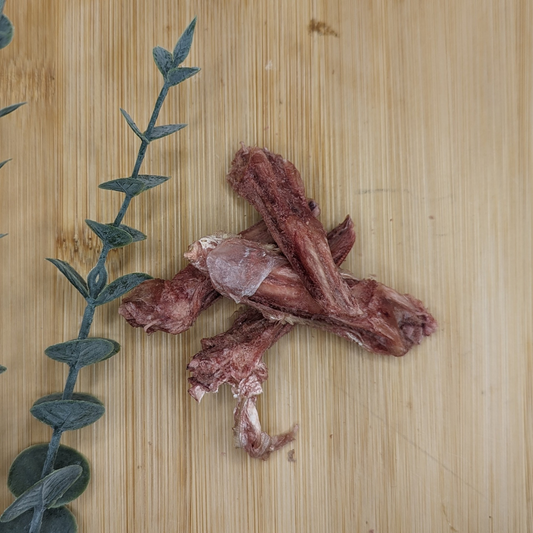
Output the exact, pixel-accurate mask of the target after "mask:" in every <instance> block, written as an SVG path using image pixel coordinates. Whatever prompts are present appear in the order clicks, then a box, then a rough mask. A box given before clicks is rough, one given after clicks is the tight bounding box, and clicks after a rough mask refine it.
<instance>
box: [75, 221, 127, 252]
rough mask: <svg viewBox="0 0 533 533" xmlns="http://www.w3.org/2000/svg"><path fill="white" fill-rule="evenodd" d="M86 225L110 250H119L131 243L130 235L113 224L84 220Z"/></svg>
mask: <svg viewBox="0 0 533 533" xmlns="http://www.w3.org/2000/svg"><path fill="white" fill-rule="evenodd" d="M85 222H86V223H87V225H88V226H89V227H90V228H91V229H92V230H93V231H94V232H95V233H96V235H98V237H100V239H101V240H102V242H103V243H104V244H107V245H108V246H110V247H111V248H121V247H122V246H127V245H128V244H131V243H132V241H133V240H132V238H131V235H130V234H129V233H128V232H127V231H124V230H123V229H120V228H119V227H117V226H114V225H113V224H101V223H100V222H95V221H94V220H86V221H85Z"/></svg>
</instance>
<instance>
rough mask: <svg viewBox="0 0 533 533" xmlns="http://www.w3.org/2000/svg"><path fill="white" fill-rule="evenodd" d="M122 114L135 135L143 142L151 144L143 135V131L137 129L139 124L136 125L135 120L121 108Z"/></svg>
mask: <svg viewBox="0 0 533 533" xmlns="http://www.w3.org/2000/svg"><path fill="white" fill-rule="evenodd" d="M120 112H121V113H122V116H123V117H124V118H125V119H126V122H127V123H128V126H129V127H130V128H131V129H132V130H133V132H134V133H135V135H137V137H139V139H141V141H146V142H149V141H148V139H147V138H146V137H145V136H144V135H143V134H142V132H141V130H140V129H139V128H138V127H137V124H135V122H134V121H133V119H132V118H131V117H130V116H129V115H128V113H127V112H126V111H124V109H122V108H120Z"/></svg>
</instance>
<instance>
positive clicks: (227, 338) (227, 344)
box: [187, 217, 355, 459]
mask: <svg viewBox="0 0 533 533" xmlns="http://www.w3.org/2000/svg"><path fill="white" fill-rule="evenodd" d="M328 242H329V245H330V247H331V252H332V255H333V257H334V259H335V262H336V263H337V264H339V265H340V264H341V263H342V262H343V261H344V260H345V259H346V256H347V255H348V252H349V251H350V250H351V248H352V246H353V244H354V242H355V231H354V225H353V222H352V220H351V219H350V217H346V219H345V220H344V221H343V222H342V223H341V224H339V225H338V226H337V227H336V228H334V229H333V230H332V231H330V232H329V233H328ZM292 327H293V326H292V324H289V323H282V322H280V321H272V320H268V319H267V318H265V317H264V316H263V315H262V314H261V313H259V312H258V311H256V310H254V309H252V308H246V309H245V311H244V312H243V313H242V314H240V315H239V316H238V317H237V319H236V320H235V322H234V324H233V326H232V327H231V328H230V329H229V330H228V331H226V332H224V333H221V334H219V335H216V336H215V337H211V338H209V339H203V340H202V348H203V349H202V351H200V352H199V353H197V354H196V355H195V356H194V357H193V359H192V360H191V362H190V363H189V365H188V367H187V369H188V370H190V372H191V374H192V375H191V377H190V378H189V383H190V384H191V387H190V389H189V394H190V395H191V396H192V397H193V398H195V399H196V400H197V401H200V400H201V399H202V397H203V396H204V395H205V394H206V393H207V392H217V391H218V389H219V387H220V386H221V385H222V384H223V383H228V384H229V385H230V386H231V388H232V392H233V395H234V396H236V397H237V399H238V400H237V402H238V403H237V406H236V408H235V410H234V419H235V426H234V427H233V433H234V436H235V443H236V445H237V446H238V447H240V448H243V449H244V450H245V451H246V452H247V453H249V454H250V455H251V456H252V457H257V458H261V459H266V458H267V457H268V455H269V454H270V453H271V452H272V451H275V450H277V449H279V448H281V447H282V446H285V445H286V444H287V443H289V442H291V441H292V440H294V438H295V435H296V431H297V429H298V426H296V425H295V426H294V427H293V428H292V429H291V430H290V431H288V432H287V433H283V434H281V435H274V436H271V435H269V434H268V433H266V432H264V431H263V430H262V428H261V423H260V421H259V415H258V413H257V407H256V399H255V397H256V396H257V395H259V394H261V393H262V390H263V389H262V387H261V384H262V383H263V382H264V381H265V380H266V379H267V376H268V371H267V368H266V365H265V364H264V363H263V361H262V359H263V355H264V353H265V352H266V351H267V350H268V349H269V348H270V347H271V346H272V345H273V344H274V343H275V342H277V340H279V338H281V336H282V335H286V334H287V333H288V332H289V331H290V330H291V329H292Z"/></svg>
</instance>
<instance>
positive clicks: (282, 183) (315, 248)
mask: <svg viewBox="0 0 533 533" xmlns="http://www.w3.org/2000/svg"><path fill="white" fill-rule="evenodd" d="M228 181H229V183H230V184H231V186H232V187H233V189H234V190H235V191H236V192H237V193H238V194H239V195H241V196H242V197H243V198H245V199H246V200H248V201H249V202H250V203H251V204H252V205H253V206H254V207H255V208H256V209H257V211H259V213H260V214H261V216H262V217H263V220H264V221H265V224H266V226H267V228H268V230H269V231H270V234H271V235H272V237H273V238H274V240H275V241H276V243H277V245H278V246H279V248H280V250H281V251H282V252H283V255H284V256H285V257H286V258H287V260H288V261H289V263H290V264H291V266H292V267H293V269H294V271H295V272H296V273H297V274H298V276H300V279H301V280H302V283H303V284H304V286H305V288H306V289H307V290H308V291H309V293H310V294H311V296H312V297H313V299H314V300H315V301H316V302H317V303H318V304H319V305H320V306H321V307H322V308H323V310H324V314H330V313H331V314H334V315H336V316H338V317H341V316H344V315H346V316H347V317H352V316H361V315H362V314H363V311H362V310H361V309H359V308H358V306H357V303H355V302H353V300H352V298H351V296H350V291H349V288H348V286H347V285H346V283H344V282H343V280H342V278H341V276H340V273H339V269H338V268H337V266H336V265H335V262H334V261H333V258H332V257H331V253H330V251H329V246H328V243H327V238H326V232H325V231H324V228H323V227H322V224H321V223H320V222H319V221H318V220H317V219H316V218H315V217H313V216H312V214H311V211H310V209H309V206H308V205H307V200H306V197H305V189H304V185H303V182H302V179H301V177H300V173H299V172H298V170H297V169H296V167H295V166H294V165H293V164H292V163H290V162H289V161H287V160H286V159H284V158H283V157H281V156H280V155H277V154H273V153H271V152H269V151H268V150H266V149H261V148H248V147H243V148H241V149H240V150H239V151H238V152H237V154H236V155H235V158H234V160H233V162H232V165H231V169H230V172H229V174H228Z"/></svg>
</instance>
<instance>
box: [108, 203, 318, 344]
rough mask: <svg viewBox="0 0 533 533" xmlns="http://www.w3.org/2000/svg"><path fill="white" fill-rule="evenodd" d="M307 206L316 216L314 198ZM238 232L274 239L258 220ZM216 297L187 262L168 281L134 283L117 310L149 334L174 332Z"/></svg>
mask: <svg viewBox="0 0 533 533" xmlns="http://www.w3.org/2000/svg"><path fill="white" fill-rule="evenodd" d="M308 207H309V210H310V211H311V213H312V215H313V216H315V217H316V216H318V215H319V213H320V208H319V206H318V204H317V203H316V202H315V201H314V200H308ZM240 235H242V236H243V237H245V238H247V239H249V240H251V241H257V242H261V243H265V244H268V243H273V242H274V239H273V238H272V236H271V235H270V233H269V231H268V229H267V227H266V224H265V223H264V221H262V220H260V221H259V222H257V223H256V224H254V225H252V226H250V227H249V228H247V229H245V230H244V231H242V232H241V233H240ZM219 296H220V295H219V294H218V293H217V292H216V291H215V289H214V288H213V286H212V284H211V280H210V279H209V277H208V276H206V275H205V274H201V273H200V272H199V271H198V270H197V269H196V268H195V267H193V266H192V265H188V266H187V267H185V268H184V269H183V270H181V271H180V272H178V273H177V274H176V275H175V276H174V278H172V279H171V280H163V279H160V278H155V279H151V280H148V281H145V282H144V283H141V284H140V285H138V286H137V287H136V288H135V289H133V290H132V291H131V292H130V293H129V294H128V296H127V297H126V298H124V300H123V301H122V303H121V305H120V307H119V311H118V312H119V314H120V315H122V316H123V317H124V318H125V319H126V320H127V322H128V323H129V324H130V325H131V326H133V327H135V328H144V330H145V332H146V333H147V334H149V335H150V334H152V333H155V332H156V331H164V332H165V333H170V334H172V335H178V334H179V333H183V332H184V331H186V330H188V329H189V328H190V327H191V326H192V325H193V324H194V322H195V321H196V319H197V318H198V315H199V314H200V313H201V312H202V311H205V310H206V309H207V308H208V307H209V306H210V305H211V304H213V302H214V301H215V300H217V299H218V298H219Z"/></svg>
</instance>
